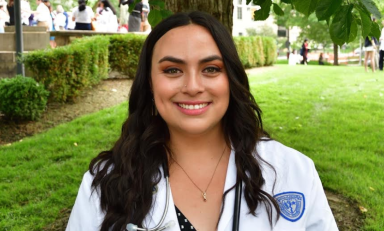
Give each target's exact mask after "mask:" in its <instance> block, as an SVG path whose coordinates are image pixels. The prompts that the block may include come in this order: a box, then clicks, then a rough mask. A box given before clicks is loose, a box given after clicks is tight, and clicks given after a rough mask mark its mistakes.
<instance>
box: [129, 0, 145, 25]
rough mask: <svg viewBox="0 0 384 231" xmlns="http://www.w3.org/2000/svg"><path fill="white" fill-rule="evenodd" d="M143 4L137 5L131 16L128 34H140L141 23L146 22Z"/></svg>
mask: <svg viewBox="0 0 384 231" xmlns="http://www.w3.org/2000/svg"><path fill="white" fill-rule="evenodd" d="M142 13H143V2H142V1H141V2H139V3H136V5H135V8H134V9H133V10H132V12H131V14H129V20H128V32H139V31H140V27H141V22H142V21H144V15H143V14H142Z"/></svg>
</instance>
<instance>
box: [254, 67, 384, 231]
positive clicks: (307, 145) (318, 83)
mask: <svg viewBox="0 0 384 231" xmlns="http://www.w3.org/2000/svg"><path fill="white" fill-rule="evenodd" d="M250 83H251V87H252V91H253V93H254V96H255V98H256V101H257V102H258V103H259V105H260V107H261V108H262V110H263V118H264V126H265V127H266V130H268V131H269V132H270V133H271V134H272V136H273V137H274V138H275V139H277V140H279V141H281V142H283V143H284V144H286V145H288V146H291V147H293V148H295V149H297V150H299V151H301V152H303V153H304V154H306V155H307V156H309V157H311V158H312V159H313V160H314V162H315V164H316V167H317V169H318V171H319V174H320V177H321V179H322V182H323V185H324V187H325V188H327V189H329V190H332V191H335V192H337V193H340V194H342V195H344V196H346V197H348V198H351V199H353V200H355V201H357V202H358V204H359V205H360V206H363V207H365V208H367V209H368V212H367V213H366V224H365V229H366V230H384V73H376V74H372V73H365V72H364V68H362V67H332V66H331V67H324V66H293V67H292V66H286V65H282V66H278V68H277V69H275V70H273V71H270V72H265V73H263V74H261V75H250ZM370 187H371V188H370Z"/></svg>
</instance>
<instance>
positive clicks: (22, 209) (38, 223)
mask: <svg viewBox="0 0 384 231" xmlns="http://www.w3.org/2000/svg"><path fill="white" fill-rule="evenodd" d="M250 83H251V87H252V91H253V93H254V95H255V98H256V100H257V102H258V103H259V105H260V106H261V108H262V110H263V112H264V114H263V119H264V125H265V128H266V129H267V130H268V131H269V132H270V133H271V134H272V136H273V138H275V139H277V140H279V141H281V142H282V143H284V144H286V145H288V146H291V147H293V148H295V149H297V150H299V151H301V152H303V153H304V154H306V155H308V156H310V157H311V158H312V159H313V160H314V162H315V164H316V167H317V169H318V171H319V174H320V177H321V179H322V181H323V185H324V187H325V188H327V189H329V190H332V191H334V192H337V193H340V194H343V195H344V196H345V197H348V198H350V199H352V200H354V201H357V203H358V205H361V206H363V207H365V208H367V210H368V211H367V212H366V213H365V215H366V219H365V227H364V230H384V171H383V169H384V142H383V141H382V140H383V138H384V73H376V74H372V73H364V69H363V68H362V67H332V66H288V65H277V68H275V69H271V70H269V71H266V72H263V73H262V74H254V75H252V74H251V75H250ZM126 114H127V104H126V103H125V104H123V105H120V106H117V107H114V108H111V109H107V110H103V111H100V112H98V113H95V114H92V115H88V116H85V117H82V118H79V119H77V120H75V121H72V122H70V123H67V124H63V125H61V126H58V127H56V128H54V129H51V130H49V131H48V132H46V133H43V134H40V135H36V136H34V137H32V138H27V139H24V141H22V142H18V143H14V144H12V145H11V146H8V147H5V146H3V147H0V230H41V229H42V228H43V227H45V226H47V225H48V224H51V223H52V222H54V221H55V220H56V219H57V218H59V217H60V211H61V210H62V209H66V208H71V207H72V205H73V203H74V200H75V197H76V194H77V190H78V187H79V184H80V181H81V178H82V175H83V173H84V172H85V171H86V170H87V167H88V164H89V161H90V160H91V159H92V158H93V157H94V156H95V155H97V154H98V153H99V152H100V151H102V150H105V149H108V148H109V147H111V145H112V144H113V142H114V141H115V140H116V139H117V137H118V135H119V132H120V127H121V123H122V122H123V120H124V118H125V117H126ZM75 143H76V144H77V146H76V145H75Z"/></svg>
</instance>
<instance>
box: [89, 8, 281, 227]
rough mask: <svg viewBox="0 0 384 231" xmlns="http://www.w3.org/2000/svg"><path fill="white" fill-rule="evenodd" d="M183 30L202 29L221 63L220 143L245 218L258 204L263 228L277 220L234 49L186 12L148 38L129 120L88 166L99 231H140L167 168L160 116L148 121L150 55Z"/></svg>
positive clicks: (198, 15) (257, 125)
mask: <svg viewBox="0 0 384 231" xmlns="http://www.w3.org/2000/svg"><path fill="white" fill-rule="evenodd" d="M189 24H195V25H200V26H202V27H204V28H206V29H207V30H208V31H209V32H210V33H211V35H212V37H213V39H214V40H215V42H216V44H217V46H218V48H219V50H220V52H221V55H222V58H223V63H224V66H225V69H226V72H227V75H228V80H229V88H230V100H229V106H228V110H227V111H226V113H225V115H224V117H223V118H222V126H223V131H224V134H225V138H226V140H227V141H230V142H231V143H230V145H232V147H233V149H234V152H235V162H236V168H237V181H238V182H239V181H242V182H243V184H244V192H243V194H244V197H245V200H246V202H247V205H248V208H249V212H250V213H251V214H253V215H255V216H256V214H255V210H256V208H257V207H258V206H259V205H260V204H264V205H265V207H266V210H267V213H268V217H269V223H270V224H271V225H272V222H273V220H274V219H273V211H274V209H275V211H276V219H278V211H279V207H278V204H277V202H276V201H275V199H274V198H273V197H272V196H271V195H269V194H268V193H267V192H265V191H263V190H262V186H263V185H264V183H265V181H264V178H263V176H262V170H261V164H260V163H261V162H264V161H263V160H262V159H261V157H260V156H259V155H258V154H257V153H256V154H255V150H256V149H255V148H256V145H257V143H258V141H259V140H260V139H261V138H262V137H265V136H266V135H265V134H266V133H265V132H264V130H263V127H262V121H261V110H260V108H259V107H258V106H257V104H256V102H255V99H254V98H253V96H252V94H251V93H250V90H249V83H248V78H247V75H246V73H245V70H244V68H243V66H242V64H241V62H240V59H239V56H238V54H237V51H236V47H235V44H234V42H233V40H232V37H231V35H230V34H229V33H228V31H227V30H226V28H225V27H224V26H223V25H222V24H221V23H220V22H219V21H217V20H216V19H215V18H214V17H212V16H210V15H208V14H206V13H202V12H191V13H178V14H175V15H173V16H171V17H169V18H167V19H165V20H164V21H162V22H161V23H159V24H158V25H157V26H156V27H155V28H154V29H153V30H152V32H151V33H150V34H149V35H148V37H147V39H146V41H145V43H144V46H143V49H142V51H141V55H140V60H139V64H138V69H137V72H136V76H135V80H134V81H133V84H132V88H131V92H130V98H129V116H128V119H127V120H126V121H125V122H124V124H123V127H122V132H121V136H120V138H119V139H118V141H117V142H116V143H115V145H114V146H113V148H112V149H111V150H109V151H103V152H101V153H100V154H99V155H98V156H97V157H96V158H94V159H93V160H92V162H91V163H90V166H89V171H90V172H91V174H92V175H94V180H93V182H92V188H93V192H94V193H95V190H96V191H97V192H98V193H100V204H101V208H102V210H103V211H104V212H105V218H104V221H103V223H102V224H101V227H100V230H102V231H104V230H105V231H107V230H113V231H121V230H125V227H126V225H127V224H128V223H133V224H137V225H139V226H141V224H142V223H143V220H144V218H145V217H146V215H147V214H148V213H149V212H150V209H151V208H152V203H153V200H152V196H153V194H152V190H153V188H154V186H155V185H157V184H158V183H159V181H160V179H161V177H162V174H161V172H160V169H159V167H160V166H162V164H164V163H168V162H167V152H168V151H170V150H169V147H168V146H167V144H168V141H169V137H170V136H169V130H168V127H167V125H166V123H165V121H164V120H163V119H162V118H161V116H160V115H158V116H153V115H152V107H153V101H152V99H153V95H152V92H151V85H150V84H151V75H150V73H151V61H152V54H153V49H154V46H155V44H156V42H157V41H158V40H159V39H160V38H161V37H162V36H163V35H164V34H165V33H167V32H168V31H170V30H171V29H173V28H177V27H181V26H186V25H189ZM267 164H268V163H267ZM268 165H269V164H268ZM269 166H270V165H269ZM270 167H272V166H270ZM232 188H233V187H232ZM227 192H228V191H227ZM227 192H226V193H227ZM226 193H225V194H224V196H223V202H224V198H225V195H226ZM223 207H224V206H223Z"/></svg>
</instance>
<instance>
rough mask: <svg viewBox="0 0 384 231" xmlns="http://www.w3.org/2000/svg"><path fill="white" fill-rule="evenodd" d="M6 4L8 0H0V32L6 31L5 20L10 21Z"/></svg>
mask: <svg viewBox="0 0 384 231" xmlns="http://www.w3.org/2000/svg"><path fill="white" fill-rule="evenodd" d="M6 5H7V2H6V1H4V0H0V33H4V27H5V22H9V14H8V11H7V8H6Z"/></svg>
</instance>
